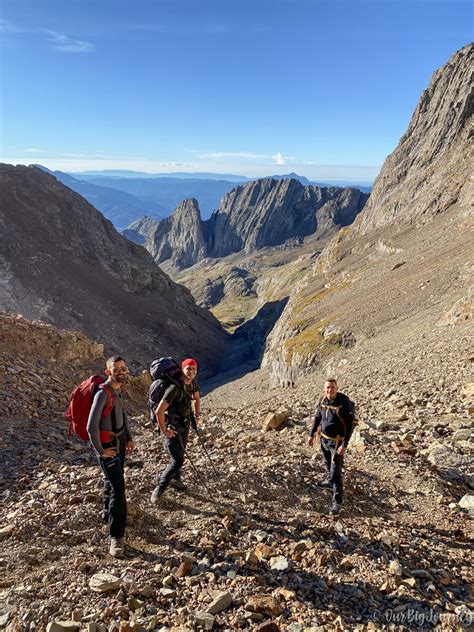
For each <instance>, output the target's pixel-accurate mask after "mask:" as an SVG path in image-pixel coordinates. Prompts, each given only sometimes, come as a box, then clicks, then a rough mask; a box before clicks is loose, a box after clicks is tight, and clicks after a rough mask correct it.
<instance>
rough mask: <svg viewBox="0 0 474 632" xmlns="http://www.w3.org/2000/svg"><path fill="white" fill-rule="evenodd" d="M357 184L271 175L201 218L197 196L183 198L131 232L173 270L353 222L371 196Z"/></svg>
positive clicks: (230, 196)
mask: <svg viewBox="0 0 474 632" xmlns="http://www.w3.org/2000/svg"><path fill="white" fill-rule="evenodd" d="M367 198H368V195H367V193H362V192H361V191H359V190H358V189H353V188H346V189H341V188H337V187H319V186H313V185H309V186H303V185H302V184H301V183H300V182H299V181H298V180H295V179H287V180H274V179H271V178H266V179H262V180H256V181H254V182H248V183H245V184H243V185H240V186H238V187H236V188H235V189H233V190H232V191H230V192H229V193H228V194H227V195H225V196H224V197H223V198H222V202H221V205H220V207H219V209H218V210H217V211H216V212H215V213H213V215H212V216H211V218H210V219H209V220H206V221H202V220H201V218H200V213H199V207H198V204H197V201H196V200H194V199H191V200H186V201H184V202H183V203H181V204H180V205H179V206H178V208H177V209H176V210H175V211H174V213H173V215H172V216H171V217H169V218H167V219H165V220H161V221H158V222H157V221H155V220H149V219H147V220H146V221H142V220H139V221H138V222H135V223H134V224H133V225H131V226H130V227H129V230H131V231H133V232H130V233H127V234H128V235H130V237H131V238H132V239H133V240H134V241H137V242H140V243H143V244H144V245H145V247H146V248H147V250H149V251H150V252H151V254H152V255H153V257H154V259H155V261H157V262H158V263H164V262H167V265H168V266H169V267H170V268H171V269H174V270H182V269H184V268H188V267H190V266H192V265H194V264H195V263H197V262H198V261H201V260H202V259H204V258H206V257H212V258H220V257H225V256H227V255H229V254H232V253H237V252H241V251H243V252H245V253H249V252H253V251H255V250H258V249H260V248H265V247H268V246H278V245H281V244H284V243H285V242H287V241H288V240H292V239H295V238H296V239H302V238H304V237H306V236H308V235H312V234H314V233H318V234H320V235H324V234H325V233H327V232H329V231H331V230H334V228H335V227H340V226H346V225H347V224H350V223H351V222H352V221H353V220H354V218H355V217H356V215H357V214H358V213H359V212H360V211H361V210H362V208H363V206H364V204H365V202H366V201H367Z"/></svg>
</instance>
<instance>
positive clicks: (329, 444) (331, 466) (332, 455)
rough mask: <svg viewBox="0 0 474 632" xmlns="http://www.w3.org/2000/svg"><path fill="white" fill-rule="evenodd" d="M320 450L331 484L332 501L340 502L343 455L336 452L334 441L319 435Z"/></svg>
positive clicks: (341, 495)
mask: <svg viewBox="0 0 474 632" xmlns="http://www.w3.org/2000/svg"><path fill="white" fill-rule="evenodd" d="M321 450H322V451H323V455H324V460H325V461H326V469H327V473H328V481H329V482H330V483H331V484H332V499H333V501H334V502H336V503H338V504H340V503H342V497H343V486H342V466H343V465H344V457H343V456H340V455H339V454H337V453H336V442H335V441H331V440H329V439H325V438H324V437H321Z"/></svg>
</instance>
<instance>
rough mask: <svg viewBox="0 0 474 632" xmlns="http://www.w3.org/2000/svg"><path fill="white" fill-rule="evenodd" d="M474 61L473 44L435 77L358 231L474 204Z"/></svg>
mask: <svg viewBox="0 0 474 632" xmlns="http://www.w3.org/2000/svg"><path fill="white" fill-rule="evenodd" d="M473 63H474V46H473V45H469V46H465V47H464V48H462V49H461V50H460V51H458V52H457V53H455V54H454V55H453V56H452V57H451V59H450V60H449V61H448V63H447V64H446V65H445V66H443V67H442V68H440V69H439V70H437V71H436V72H435V73H434V74H433V77H432V79H431V82H430V84H429V86H428V88H427V89H426V90H425V92H424V93H423V94H422V96H421V98H420V101H419V102H418V105H417V107H416V110H415V113H414V114H413V117H412V119H411V121H410V125H409V126H408V129H407V131H406V132H405V134H404V135H403V136H402V138H401V139H400V142H399V144H398V146H397V148H396V149H395V151H393V153H391V154H390V156H388V158H387V159H386V161H385V163H384V165H383V167H382V170H381V172H380V174H379V176H378V178H377V179H376V181H375V183H374V188H373V190H372V194H371V196H370V200H369V202H368V203H367V205H366V207H365V209H364V213H363V214H362V215H361V216H360V218H359V219H358V222H357V227H358V229H360V230H362V231H366V230H370V229H371V228H374V227H382V226H387V225H389V224H391V223H392V222H393V221H397V222H407V221H412V220H413V221H419V219H420V217H423V216H425V217H432V216H433V215H435V214H436V213H440V212H442V211H444V210H445V209H447V208H449V206H451V204H454V203H455V202H459V203H460V204H468V203H469V199H471V200H472V184H471V183H470V180H469V178H470V174H471V173H472V166H473V161H472V136H473V130H472V127H471V126H470V125H469V121H471V120H472V113H473V109H474V86H473V83H472V68H473Z"/></svg>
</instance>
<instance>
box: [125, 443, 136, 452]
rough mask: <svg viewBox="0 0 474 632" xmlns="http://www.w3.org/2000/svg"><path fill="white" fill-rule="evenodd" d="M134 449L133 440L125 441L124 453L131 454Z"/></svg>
mask: <svg viewBox="0 0 474 632" xmlns="http://www.w3.org/2000/svg"><path fill="white" fill-rule="evenodd" d="M134 449H135V444H134V443H133V441H127V450H126V453H127V454H131V453H132V452H133V451H134Z"/></svg>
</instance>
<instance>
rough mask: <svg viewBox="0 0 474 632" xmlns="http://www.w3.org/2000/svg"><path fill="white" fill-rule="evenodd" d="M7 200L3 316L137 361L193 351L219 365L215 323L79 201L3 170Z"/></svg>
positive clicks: (54, 185) (0, 275) (1, 265)
mask: <svg viewBox="0 0 474 632" xmlns="http://www.w3.org/2000/svg"><path fill="white" fill-rule="evenodd" d="M0 199H1V202H0V223H1V226H2V229H1V244H2V246H1V251H0V309H3V310H5V311H7V312H13V313H21V314H23V315H24V316H25V317H27V318H30V319H40V320H43V321H45V322H49V323H52V324H55V325H57V326H59V327H62V328H65V329H74V330H79V331H81V332H84V333H86V334H87V335H88V336H90V337H92V338H94V339H98V340H100V341H101V342H103V343H104V344H105V346H106V351H107V352H109V351H113V352H119V353H123V354H124V355H126V356H127V359H128V360H129V361H133V360H135V361H137V362H140V363H143V362H145V363H147V362H149V361H150V359H151V358H153V357H154V356H155V355H156V354H158V355H177V356H178V357H180V356H182V355H184V354H193V355H198V356H200V357H201V358H202V359H203V360H205V362H204V364H206V365H207V367H208V368H211V367H212V366H216V364H217V363H218V361H219V356H220V354H221V353H222V351H223V349H222V347H223V343H224V340H225V334H224V332H223V331H222V329H221V328H220V326H219V324H218V322H217V321H216V319H215V318H214V317H213V316H212V315H211V314H210V313H209V312H207V311H206V310H203V309H201V308H199V307H197V306H196V304H195V302H194V300H193V298H192V296H191V294H190V292H189V291H188V290H186V289H185V288H184V287H182V286H179V285H177V284H176V283H173V282H172V281H171V279H170V278H169V277H167V276H166V274H165V273H163V271H162V270H160V268H159V267H158V266H157V265H156V263H155V262H154V261H153V259H152V257H151V256H150V254H149V253H148V252H146V250H145V249H144V248H142V247H141V246H138V245H135V244H133V243H131V242H130V241H128V240H127V239H125V238H124V237H123V236H122V235H120V234H119V233H118V232H117V231H116V230H115V228H114V227H113V226H112V224H111V223H110V222H109V221H108V220H106V219H105V218H104V217H103V216H102V215H101V214H100V213H99V212H98V211H97V210H96V209H94V208H93V207H92V206H91V205H90V204H89V203H88V202H86V201H85V200H84V199H83V198H81V197H80V196H79V195H78V194H76V193H74V192H73V191H71V190H70V189H68V188H67V187H65V186H64V185H62V184H61V183H60V182H58V181H57V180H56V179H55V178H54V177H53V176H51V175H49V174H47V173H44V172H43V171H41V170H39V169H37V168H34V167H24V166H17V167H14V166H12V165H2V166H1V167H0ZM183 256H184V255H183Z"/></svg>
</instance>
